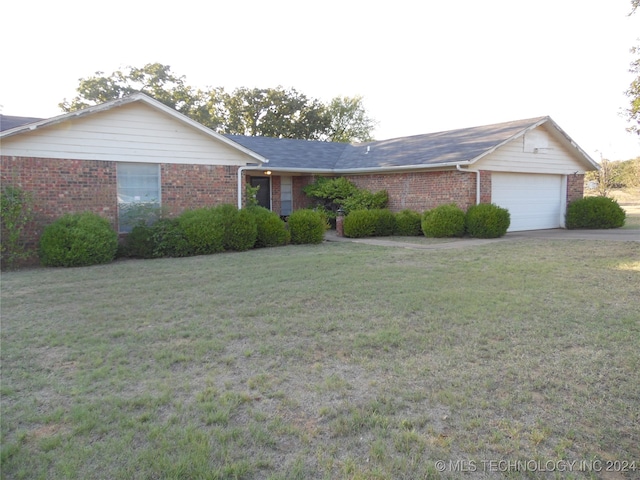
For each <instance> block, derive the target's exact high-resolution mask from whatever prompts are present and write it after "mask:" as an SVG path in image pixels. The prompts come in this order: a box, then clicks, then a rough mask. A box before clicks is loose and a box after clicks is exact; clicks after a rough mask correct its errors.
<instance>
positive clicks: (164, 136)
mask: <svg viewBox="0 0 640 480" xmlns="http://www.w3.org/2000/svg"><path fill="white" fill-rule="evenodd" d="M0 149H1V152H2V155H8V156H20V157H37V158H64V159H73V160H109V161H117V162H139V163H178V164H199V165H238V166H242V165H247V164H248V163H257V161H256V159H255V158H252V157H251V156H250V155H248V154H246V153H244V152H242V151H240V150H236V149H234V148H233V147H231V146H229V145H227V144H225V143H224V142H223V141H220V140H218V139H216V138H214V137H212V136H209V135H207V134H205V133H203V132H199V131H198V130H196V129H195V128H193V127H190V126H189V125H188V124H186V123H183V122H181V121H179V120H177V119H176V118H174V117H172V116H171V115H168V114H166V113H164V112H160V111H158V110H157V109H154V108H152V107H150V106H149V105H146V104H144V103H142V102H133V103H129V104H125V105H122V106H119V107H114V108H111V109H108V110H105V111H101V112H96V113H94V114H91V115H85V116H81V117H78V118H70V119H69V120H67V121H64V122H61V123H57V124H54V125H50V126H47V127H45V128H39V129H36V130H34V131H32V132H26V133H22V134H20V135H14V136H9V137H6V138H3V139H2V144H1V146H0Z"/></svg>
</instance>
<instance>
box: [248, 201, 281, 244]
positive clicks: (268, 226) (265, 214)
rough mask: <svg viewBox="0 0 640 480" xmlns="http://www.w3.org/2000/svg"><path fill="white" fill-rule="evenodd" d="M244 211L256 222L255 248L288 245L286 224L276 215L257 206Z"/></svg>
mask: <svg viewBox="0 0 640 480" xmlns="http://www.w3.org/2000/svg"><path fill="white" fill-rule="evenodd" d="M246 210H247V212H249V213H250V214H251V215H252V216H253V218H254V220H255V222H256V229H257V236H256V242H255V244H254V247H255V248H262V247H279V246H281V245H286V244H287V243H289V240H290V236H289V230H287V224H286V223H285V222H284V221H283V220H282V219H281V218H280V216H279V215H278V214H277V213H275V212H272V211H271V210H268V209H266V208H264V207H258V206H254V207H249V208H247V209H246Z"/></svg>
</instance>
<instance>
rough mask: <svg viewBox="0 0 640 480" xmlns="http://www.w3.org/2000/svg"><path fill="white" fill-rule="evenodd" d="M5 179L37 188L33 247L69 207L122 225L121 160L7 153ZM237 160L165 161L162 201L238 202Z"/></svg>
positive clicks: (194, 204)
mask: <svg viewBox="0 0 640 480" xmlns="http://www.w3.org/2000/svg"><path fill="white" fill-rule="evenodd" d="M0 160H1V163H0V166H1V169H0V173H1V177H0V178H1V181H2V184H3V185H8V184H11V185H15V186H18V187H20V188H21V189H23V190H24V191H26V192H29V193H31V195H32V197H33V203H34V213H35V220H34V222H33V224H32V225H30V226H29V228H28V229H27V240H28V244H29V245H30V246H31V247H33V246H35V245H36V243H37V239H38V238H39V237H40V235H41V234H42V229H43V228H44V227H45V226H46V225H48V224H49V223H51V222H53V221H54V220H56V219H57V218H59V217H61V216H62V215H64V214H65V213H77V212H86V211H91V212H95V213H97V214H99V215H101V216H103V217H104V218H106V219H107V220H109V222H111V224H112V225H113V228H114V229H116V228H117V219H118V205H117V194H118V186H117V165H118V164H117V162H107V161H95V160H64V159H51V158H25V157H9V156H2V157H1V159H0ZM237 171H238V167H235V166H217V165H216V166H212V165H179V164H161V173H160V175H161V182H162V185H161V188H162V205H163V206H164V207H165V208H166V209H167V211H168V213H169V214H170V215H178V214H180V213H181V212H183V211H184V210H188V209H193V208H198V207H205V206H211V205H218V204H221V203H231V204H233V205H236V204H237V193H236V189H237V184H238V183H237V182H238V177H237Z"/></svg>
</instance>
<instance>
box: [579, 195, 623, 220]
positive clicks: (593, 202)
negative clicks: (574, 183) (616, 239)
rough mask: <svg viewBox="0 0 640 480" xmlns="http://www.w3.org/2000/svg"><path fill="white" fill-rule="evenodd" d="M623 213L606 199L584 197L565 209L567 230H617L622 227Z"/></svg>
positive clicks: (609, 199)
mask: <svg viewBox="0 0 640 480" xmlns="http://www.w3.org/2000/svg"><path fill="white" fill-rule="evenodd" d="M625 218H626V214H625V211H624V210H623V209H622V207H621V206H620V205H618V202H616V201H615V200H613V199H611V198H608V197H586V198H582V199H580V200H576V201H575V202H571V203H570V204H569V206H568V207H567V218H566V225H567V228H618V227H622V226H623V225H624V222H625Z"/></svg>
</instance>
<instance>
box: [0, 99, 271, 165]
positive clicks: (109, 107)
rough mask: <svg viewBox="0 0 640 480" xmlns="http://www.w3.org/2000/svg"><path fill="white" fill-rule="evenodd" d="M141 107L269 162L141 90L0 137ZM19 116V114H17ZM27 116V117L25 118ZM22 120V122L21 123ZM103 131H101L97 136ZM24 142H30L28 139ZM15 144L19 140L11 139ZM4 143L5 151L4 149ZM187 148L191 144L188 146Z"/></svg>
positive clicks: (6, 140)
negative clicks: (140, 91)
mask: <svg viewBox="0 0 640 480" xmlns="http://www.w3.org/2000/svg"><path fill="white" fill-rule="evenodd" d="M136 106H139V107H138V110H139V111H151V112H152V113H151V115H155V116H156V118H158V119H159V121H160V118H164V119H168V120H169V121H173V122H177V123H179V124H181V125H182V131H183V132H187V131H188V132H191V135H193V134H198V135H199V136H201V137H202V136H204V137H205V138H208V140H209V141H214V143H216V144H218V145H219V144H223V145H224V146H225V147H226V148H227V149H231V150H235V151H236V152H237V153H240V152H241V153H242V154H243V155H244V156H245V157H246V156H248V157H250V158H249V160H250V161H252V162H256V163H267V162H268V160H267V159H266V158H264V157H262V156H261V155H260V154H259V153H257V152H254V151H251V150H248V149H246V148H244V147H242V146H241V145H239V144H237V143H235V142H233V141H231V140H229V139H228V138H226V137H225V136H224V135H220V134H218V133H216V132H214V131H213V130H211V129H210V128H207V127H205V126H204V125H201V124H200V123H198V122H196V121H195V120H192V119H190V118H189V117H187V116H185V115H183V114H181V113H179V112H177V111H176V110H174V109H173V108H170V107H168V106H166V105H164V104H163V103H161V102H158V101H157V100H154V99H152V98H151V97H148V96H147V95H144V94H142V93H137V94H134V95H130V96H128V97H125V98H122V99H117V100H113V101H110V102H107V103H103V104H100V105H96V106H93V107H89V108H86V109H83V110H78V111H76V112H70V113H66V114H63V115H59V116H57V117H52V118H48V119H44V120H39V121H35V122H31V123H26V124H24V123H20V124H18V125H16V126H15V127H13V128H10V129H7V130H4V131H2V132H0V138H1V139H2V140H3V144H4V145H7V143H9V140H13V139H14V137H20V136H29V135H34V136H35V135H36V134H40V133H41V134H42V135H46V134H47V133H45V132H49V131H54V130H56V129H57V130H58V131H60V132H63V131H66V130H68V128H69V127H70V126H71V127H72V126H74V125H78V124H80V123H85V124H91V123H96V119H97V118H100V117H102V116H104V114H107V113H109V114H111V113H112V112H119V111H124V110H126V109H132V108H135V107H136ZM16 118H20V117H16ZM22 118H25V117H22ZM18 123H19V122H18ZM101 133H102V132H99V133H98V136H99V135H100V134H101ZM25 141H27V140H26V139H25ZM11 143H16V142H11ZM4 145H3V150H4ZM185 147H188V146H186V145H185Z"/></svg>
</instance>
